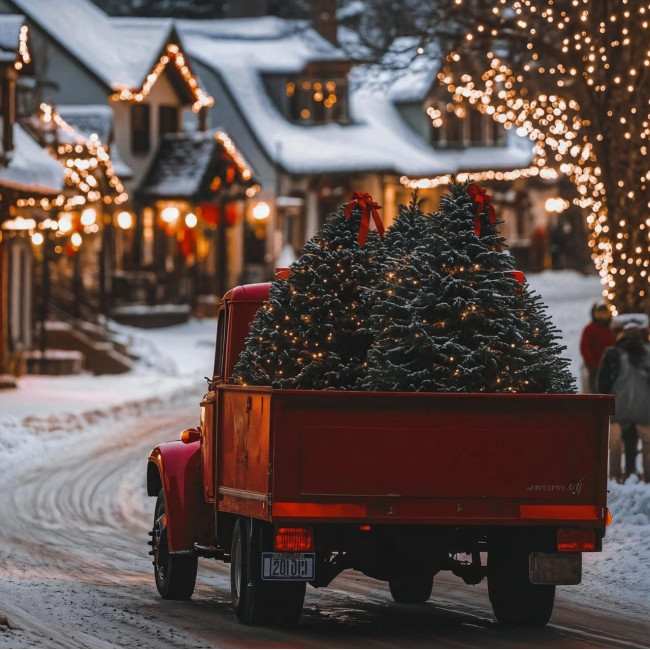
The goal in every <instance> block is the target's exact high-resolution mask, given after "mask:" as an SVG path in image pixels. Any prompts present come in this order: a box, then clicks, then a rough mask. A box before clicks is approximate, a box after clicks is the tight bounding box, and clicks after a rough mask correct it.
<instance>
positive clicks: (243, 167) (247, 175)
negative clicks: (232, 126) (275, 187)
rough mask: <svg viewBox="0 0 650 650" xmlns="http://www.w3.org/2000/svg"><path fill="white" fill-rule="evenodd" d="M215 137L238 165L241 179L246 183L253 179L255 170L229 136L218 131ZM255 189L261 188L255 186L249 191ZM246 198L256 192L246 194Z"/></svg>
mask: <svg viewBox="0 0 650 650" xmlns="http://www.w3.org/2000/svg"><path fill="white" fill-rule="evenodd" d="M214 137H215V138H216V139H217V141H218V142H219V144H220V145H221V146H222V147H223V148H224V149H225V150H226V153H227V154H228V155H229V156H230V157H231V158H232V160H233V162H234V163H235V165H237V169H239V173H240V174H241V177H242V178H243V179H244V180H245V181H249V180H250V179H251V178H253V170H252V169H251V168H250V167H249V166H248V164H247V163H246V161H245V160H244V157H243V156H242V155H241V154H240V153H239V150H238V149H237V147H236V146H235V143H234V142H233V141H232V139H231V138H230V137H229V136H228V134H227V133H224V132H223V131H217V132H216V133H215V134H214ZM255 187H258V188H259V185H257V186H253V187H251V188H249V189H250V190H251V191H253V190H254V188H255ZM246 196H255V192H253V193H252V194H249V193H248V192H246Z"/></svg>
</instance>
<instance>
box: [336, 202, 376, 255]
mask: <svg viewBox="0 0 650 650" xmlns="http://www.w3.org/2000/svg"><path fill="white" fill-rule="evenodd" d="M355 208H361V227H360V228H359V237H358V239H357V241H358V242H359V243H360V244H361V245H362V246H365V244H366V239H367V237H368V230H370V215H372V220H373V221H374V222H375V227H376V228H377V232H378V233H379V236H380V237H383V236H384V224H383V223H382V222H381V218H380V217H379V212H377V210H380V209H381V205H379V203H376V202H375V201H373V200H372V197H371V196H370V194H368V193H367V192H354V193H353V194H352V197H351V198H350V201H349V203H348V204H347V205H346V206H345V211H344V212H343V214H344V215H345V217H346V219H349V218H350V217H351V216H352V210H354V209H355Z"/></svg>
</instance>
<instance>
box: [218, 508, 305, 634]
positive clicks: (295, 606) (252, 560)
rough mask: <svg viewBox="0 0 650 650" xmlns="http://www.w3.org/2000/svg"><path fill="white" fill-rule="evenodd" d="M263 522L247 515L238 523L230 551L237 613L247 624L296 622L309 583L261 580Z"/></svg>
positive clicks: (289, 623)
mask: <svg viewBox="0 0 650 650" xmlns="http://www.w3.org/2000/svg"><path fill="white" fill-rule="evenodd" d="M262 526H263V524H261V523H259V522H257V521H255V520H251V519H246V518H239V519H237V522H236V523H235V528H234V530H233V535H232V548H231V551H230V590H231V594H232V603H233V605H234V607H235V614H236V615H237V618H238V619H239V620H240V622H241V623H244V625H281V626H290V625H295V624H296V623H298V620H299V619H300V614H301V612H302V604H303V601H304V599H305V586H306V583H305V582H273V581H265V580H262V578H261V567H262V550H263V549H264V545H263V540H262V537H263V535H262ZM264 550H265V549H264ZM268 550H271V549H270V548H269V549H268Z"/></svg>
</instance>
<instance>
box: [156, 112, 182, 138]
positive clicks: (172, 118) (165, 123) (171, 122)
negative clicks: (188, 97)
mask: <svg viewBox="0 0 650 650" xmlns="http://www.w3.org/2000/svg"><path fill="white" fill-rule="evenodd" d="M158 133H160V135H165V134H166V133H178V108H176V106H160V107H159V108H158Z"/></svg>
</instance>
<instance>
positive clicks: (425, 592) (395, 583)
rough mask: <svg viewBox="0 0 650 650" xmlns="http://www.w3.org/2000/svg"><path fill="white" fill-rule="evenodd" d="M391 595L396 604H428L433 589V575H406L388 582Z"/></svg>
mask: <svg viewBox="0 0 650 650" xmlns="http://www.w3.org/2000/svg"><path fill="white" fill-rule="evenodd" d="M388 586H389V587H390V593H391V596H392V597H393V600H394V601H395V602H396V603H403V604H405V605H415V604H419V603H426V602H427V600H429V598H430V597H431V589H432V588H433V575H432V574H427V573H423V574H417V573H411V574H404V575H400V576H397V577H394V578H391V579H390V580H389V581H388Z"/></svg>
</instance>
